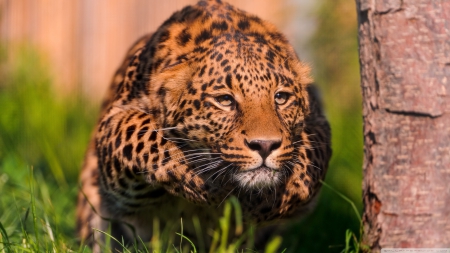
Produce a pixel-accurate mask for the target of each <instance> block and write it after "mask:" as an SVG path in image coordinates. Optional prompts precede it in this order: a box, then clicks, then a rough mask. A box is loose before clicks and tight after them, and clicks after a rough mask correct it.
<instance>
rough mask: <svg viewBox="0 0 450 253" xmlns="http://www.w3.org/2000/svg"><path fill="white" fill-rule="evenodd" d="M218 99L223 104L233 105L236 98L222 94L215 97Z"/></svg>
mask: <svg viewBox="0 0 450 253" xmlns="http://www.w3.org/2000/svg"><path fill="white" fill-rule="evenodd" d="M215 99H216V101H217V102H218V103H219V104H221V105H223V106H233V105H234V103H235V100H234V98H233V96H231V95H222V96H218V97H216V98H215Z"/></svg>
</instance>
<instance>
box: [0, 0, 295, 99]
mask: <svg viewBox="0 0 450 253" xmlns="http://www.w3.org/2000/svg"><path fill="white" fill-rule="evenodd" d="M195 2H196V0H0V38H1V43H3V44H4V45H6V46H7V48H8V50H9V51H10V52H13V51H14V48H15V47H17V45H19V44H23V43H24V42H25V43H29V44H31V45H32V46H34V47H36V48H37V49H38V50H39V51H40V52H41V53H42V55H43V56H44V57H45V58H47V60H48V62H49V63H50V65H51V74H52V76H53V77H54V80H55V82H54V83H55V84H56V86H57V89H58V90H59V91H63V92H66V93H70V92H72V91H74V90H81V91H82V92H83V93H85V94H88V95H90V96H91V98H93V99H94V100H98V99H100V98H101V97H102V95H103V92H104V90H105V89H106V87H107V85H108V83H109V81H110V79H111V76H112V74H113V73H114V71H115V68H117V67H118V65H119V63H120V61H121V59H122V57H123V55H124V54H125V52H126V50H127V48H128V47H129V46H130V45H131V44H132V43H133V41H134V40H136V39H137V38H138V37H139V36H141V35H143V34H146V33H148V32H150V31H153V30H155V28H157V27H158V26H159V24H161V23H162V22H163V21H164V20H165V19H166V18H168V17H169V15H170V14H171V13H172V12H173V11H175V10H177V9H181V8H182V7H183V6H185V5H186V4H193V3H195ZM229 2H230V3H232V4H235V5H236V6H238V7H240V8H242V9H244V10H247V11H249V12H252V13H255V14H257V15H259V16H260V17H262V18H264V19H267V20H269V21H272V22H273V23H275V24H278V25H279V24H280V22H281V20H282V18H280V17H282V16H283V15H282V14H283V11H284V10H283V8H286V6H285V5H284V4H283V2H284V1H280V0H278V1H276V0H258V1H252V0H240V1H239V0H234V1H233V0H230V1H229ZM10 55H12V56H11V57H14V54H10ZM11 57H10V58H11Z"/></svg>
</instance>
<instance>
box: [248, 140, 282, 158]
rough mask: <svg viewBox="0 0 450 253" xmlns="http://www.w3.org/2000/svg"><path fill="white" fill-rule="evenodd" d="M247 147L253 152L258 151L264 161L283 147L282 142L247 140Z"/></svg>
mask: <svg viewBox="0 0 450 253" xmlns="http://www.w3.org/2000/svg"><path fill="white" fill-rule="evenodd" d="M245 145H247V147H249V148H250V149H251V150H253V151H257V152H258V153H259V155H260V156H261V157H262V159H263V161H264V160H266V158H267V157H268V156H269V155H270V153H272V151H274V150H276V149H278V148H279V147H281V140H252V141H250V142H248V141H247V140H245Z"/></svg>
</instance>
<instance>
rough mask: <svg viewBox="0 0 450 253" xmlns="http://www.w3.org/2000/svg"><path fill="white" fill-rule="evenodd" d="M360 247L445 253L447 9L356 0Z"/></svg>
mask: <svg viewBox="0 0 450 253" xmlns="http://www.w3.org/2000/svg"><path fill="white" fill-rule="evenodd" d="M356 2H357V12H358V22H359V25H358V29H359V31H358V32H359V45H360V48H359V53H360V64H361V87H362V93H363V100H364V102H363V116H364V142H365V150H364V184H363V198H364V205H365V208H364V218H363V223H364V233H365V235H364V241H365V243H367V244H368V245H369V246H370V247H371V249H372V252H379V251H380V250H381V249H382V248H414V247H415V248H442V247H447V248H449V247H450V114H449V112H450V1H449V0H356Z"/></svg>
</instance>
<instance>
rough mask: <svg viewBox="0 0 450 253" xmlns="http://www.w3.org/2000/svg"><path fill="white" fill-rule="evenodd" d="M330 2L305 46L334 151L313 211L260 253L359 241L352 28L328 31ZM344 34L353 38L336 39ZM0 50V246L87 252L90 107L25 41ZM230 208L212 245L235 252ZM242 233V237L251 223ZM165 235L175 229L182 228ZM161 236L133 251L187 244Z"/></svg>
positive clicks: (345, 246)
mask: <svg viewBox="0 0 450 253" xmlns="http://www.w3.org/2000/svg"><path fill="white" fill-rule="evenodd" d="M342 1H343V0H340V2H342ZM338 2H339V1H337V0H336V1H335V2H333V5H330V6H328V7H324V8H322V9H320V13H319V14H320V15H322V16H324V17H326V18H324V19H321V20H325V21H324V23H320V24H319V29H322V30H323V31H325V32H322V33H319V34H317V35H316V36H315V38H314V39H313V44H314V47H316V48H318V49H317V50H316V51H314V50H313V54H315V55H314V56H315V58H316V59H317V62H316V63H315V64H314V67H315V69H316V72H315V79H316V80H317V82H318V83H319V84H320V85H321V87H322V90H323V93H324V101H325V105H326V107H327V113H328V117H329V119H330V122H331V126H332V132H333V139H332V141H333V158H332V160H331V163H330V168H329V172H328V174H327V177H326V183H327V184H328V185H330V186H331V188H330V187H323V189H322V193H321V197H320V200H319V202H318V205H317V208H316V210H315V211H314V212H313V213H312V214H311V215H310V216H308V217H306V218H304V219H303V220H302V221H301V222H297V223H294V224H291V223H290V224H289V229H288V231H287V232H286V234H285V235H284V236H283V237H282V238H281V237H277V238H274V239H273V240H272V241H271V242H270V243H269V246H268V248H267V249H266V251H265V252H267V253H270V252H286V253H287V252H357V251H358V248H360V247H361V245H360V238H361V235H360V222H361V221H360V218H359V215H360V213H361V210H362V203H361V184H362V169H361V167H362V150H363V149H362V118H361V99H360V97H359V88H358V81H359V80H358V75H359V70H358V62H357V55H356V52H357V51H356V32H355V31H353V30H352V29H350V30H349V31H347V33H348V34H345V30H344V31H343V32H344V35H341V34H337V32H335V30H333V28H332V27H333V25H334V26H336V25H340V23H339V22H338V21H339V17H335V16H333V15H334V14H333V13H335V12H333V10H334V9H335V8H336V6H334V4H338ZM325 6H326V5H325ZM326 20H328V21H326ZM336 20H338V21H336ZM327 22H328V23H327ZM339 32H342V30H339ZM353 32H355V34H353ZM352 34H353V35H352ZM351 36H354V37H353V38H352V40H353V41H352V40H350V39H347V40H345V39H344V40H343V39H342V38H349V37H351ZM352 50H354V51H352ZM314 52H315V53H314ZM5 55H6V54H5V51H4V50H3V51H1V50H0V58H1V59H0V75H1V76H2V78H0V108H1V113H0V253H3V252H90V250H89V249H88V248H86V247H84V246H83V245H81V244H80V242H79V241H78V240H77V238H76V236H75V204H76V194H77V191H78V186H77V185H78V173H79V169H80V167H81V163H82V160H83V155H84V152H85V149H86V147H87V143H88V140H89V136H90V134H91V130H92V128H93V126H94V124H95V121H96V117H97V113H96V112H97V111H98V106H96V105H94V104H92V103H90V102H89V101H87V100H85V99H84V98H83V97H82V96H80V95H79V94H71V95H70V96H63V97H61V96H58V95H56V93H55V92H54V91H53V90H52V89H51V87H52V81H51V78H50V77H49V75H48V74H47V73H49V71H48V69H47V66H48V65H47V64H45V63H43V62H42V60H41V58H40V57H39V56H38V55H37V54H36V53H35V52H34V51H33V50H31V49H29V48H24V49H23V50H22V51H21V53H20V54H19V57H16V58H15V59H14V61H12V64H8V65H6V64H5ZM333 62H334V64H332V63H333ZM336 191H337V193H336ZM342 195H343V196H344V197H345V198H343V197H342ZM355 209H356V212H357V213H358V214H359V215H357V214H355ZM235 210H238V209H236V205H235V203H233V202H227V203H226V204H225V205H224V217H223V219H222V220H221V221H220V227H219V229H218V230H217V231H214V233H213V234H214V236H215V237H214V238H215V240H216V243H215V244H214V245H215V246H214V247H215V248H214V249H213V251H211V252H237V251H236V247H237V245H238V244H240V242H239V241H235V242H234V243H231V244H226V243H224V242H226V241H227V238H226V236H227V235H228V232H229V231H228V229H229V226H228V225H229V224H230V222H235V221H234V220H233V219H231V218H230V217H234V216H236V215H234V216H233V215H231V213H234V212H236V211H235ZM155 231H159V228H157V227H156V228H155ZM105 232H106V233H107V231H105ZM241 232H243V235H244V236H248V237H249V238H251V234H252V231H251V230H250V231H241ZM99 233H100V232H99ZM161 233H163V232H161ZM158 235H159V234H158ZM171 236H172V238H173V237H174V236H183V235H182V231H179V234H172V235H171ZM162 237H163V234H161V237H159V236H156V237H155V238H154V240H152V241H151V242H150V243H147V242H142V243H138V244H139V245H140V246H141V249H140V251H141V252H146V250H145V247H142V246H146V247H150V246H151V247H152V248H156V249H161V250H160V251H161V252H166V251H170V252H188V251H186V249H185V248H186V247H190V249H191V251H192V252H194V251H193V249H194V248H193V246H190V243H189V240H188V239H189V238H184V239H183V242H184V243H183V245H181V246H180V245H175V246H174V245H170V242H167V241H164V240H163V239H161V238H162ZM110 240H114V239H112V238H111V239H110ZM119 242H120V239H119ZM167 245H169V246H170V247H168V246H167ZM194 246H195V247H197V248H196V250H197V251H199V252H201V251H203V249H202V248H200V245H194ZM131 250H132V249H131ZM125 252H126V250H125ZM157 252H159V251H158V250H157ZM250 252H251V251H250Z"/></svg>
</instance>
